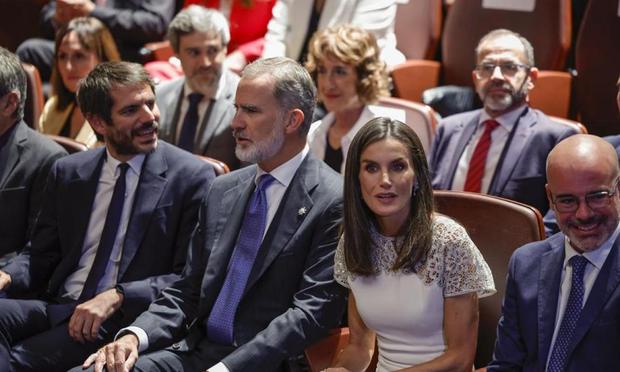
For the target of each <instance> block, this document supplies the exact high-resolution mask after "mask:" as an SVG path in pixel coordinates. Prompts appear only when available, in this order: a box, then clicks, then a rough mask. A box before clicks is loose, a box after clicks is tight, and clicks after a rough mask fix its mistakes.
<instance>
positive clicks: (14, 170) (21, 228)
mask: <svg viewBox="0 0 620 372" xmlns="http://www.w3.org/2000/svg"><path fill="white" fill-rule="evenodd" d="M15 125H16V126H17V127H15V128H13V133H12V134H11V136H10V138H9V140H8V142H7V144H6V145H5V146H4V147H3V149H2V151H0V164H2V167H0V257H2V256H4V255H5V254H7V253H10V252H15V251H18V250H20V249H22V248H23V247H24V245H25V244H26V242H27V241H28V239H30V234H31V232H32V229H33V227H34V224H35V221H36V218H37V216H38V213H39V209H40V206H41V203H42V201H43V189H44V188H45V181H46V180H47V174H48V173H49V170H50V168H51V166H52V164H53V163H54V161H56V159H58V158H60V157H62V156H64V155H66V154H67V152H66V151H65V150H64V149H63V148H62V147H60V146H59V145H57V144H56V143H55V142H54V141H52V140H50V139H49V138H46V137H45V136H44V135H42V134H40V133H37V132H35V131H34V130H32V129H30V128H29V127H28V126H27V125H26V123H24V122H23V121H22V122H19V123H17V124H15Z"/></svg>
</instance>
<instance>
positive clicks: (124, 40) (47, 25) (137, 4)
mask: <svg viewBox="0 0 620 372" xmlns="http://www.w3.org/2000/svg"><path fill="white" fill-rule="evenodd" d="M176 10H177V9H176V1H175V0H106V2H105V5H104V6H97V7H96V8H95V10H94V11H93V12H92V13H91V14H90V16H91V17H94V18H97V19H99V20H100V21H101V22H103V24H104V25H106V26H107V27H108V29H110V32H111V33H112V35H113V36H114V40H115V41H116V43H117V45H118V49H119V52H120V53H121V56H122V58H123V59H124V60H129V61H134V62H142V58H141V57H140V54H139V51H140V48H142V47H143V46H144V44H145V43H148V42H151V41H160V40H162V39H163V37H164V36H165V34H166V30H167V28H168V24H169V23H170V21H171V20H172V18H173V17H174V15H175V13H176ZM55 12H56V1H55V0H51V1H50V2H49V3H48V4H47V5H45V6H44V7H43V9H42V10H41V28H42V31H43V34H44V35H45V36H46V37H47V38H49V39H54V35H55V34H56V27H55V26H54V22H53V19H54V13H55Z"/></svg>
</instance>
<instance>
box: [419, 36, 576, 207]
mask: <svg viewBox="0 0 620 372" xmlns="http://www.w3.org/2000/svg"><path fill="white" fill-rule="evenodd" d="M476 56H477V59H476V65H475V67H474V69H473V71H472V78H473V80H474V85H475V86H476V91H477V92H478V96H479V97H480V99H481V101H482V103H483V105H484V107H483V109H481V110H474V111H470V112H465V113H461V114H457V115H453V116H449V117H447V118H445V119H444V120H442V121H441V122H440V123H439V126H438V128H437V136H436V137H435V140H434V143H433V146H432V150H431V156H430V168H431V172H432V177H433V187H434V188H435V189H440V190H458V191H470V192H479V193H484V194H490V195H498V196H502V197H505V198H508V199H513V200H517V201H519V202H522V203H526V204H529V205H532V206H534V207H536V208H538V209H539V210H540V212H541V213H542V214H544V213H545V212H546V211H547V210H548V209H549V204H548V202H547V197H546V195H545V188H544V186H545V183H546V181H547V177H546V173H545V160H546V159H547V155H548V154H549V151H551V149H552V148H553V146H555V145H556V144H557V143H558V142H559V141H560V140H562V139H563V138H566V137H568V136H571V135H573V134H575V133H576V131H575V129H574V128H571V127H569V126H567V125H562V124H558V123H554V122H552V121H551V120H550V119H549V118H548V117H547V116H546V115H545V114H543V113H542V112H541V111H539V110H534V109H532V108H530V107H529V106H528V102H527V95H528V92H529V91H530V90H531V89H532V88H534V83H535V82H536V78H537V77H538V69H537V68H536V67H534V66H535V65H534V50H533V48H532V45H531V44H530V43H529V41H527V40H526V39H525V38H524V37H522V36H521V35H519V34H517V33H515V32H512V31H509V30H505V29H499V30H494V31H491V32H489V33H488V34H487V35H485V36H484V37H482V39H481V40H480V42H479V43H478V46H477V47H476Z"/></svg>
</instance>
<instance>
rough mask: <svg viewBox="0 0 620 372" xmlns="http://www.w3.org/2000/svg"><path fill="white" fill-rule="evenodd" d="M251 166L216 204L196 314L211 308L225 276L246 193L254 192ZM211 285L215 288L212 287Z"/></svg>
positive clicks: (243, 210) (254, 172) (247, 196)
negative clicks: (212, 230)
mask: <svg viewBox="0 0 620 372" xmlns="http://www.w3.org/2000/svg"><path fill="white" fill-rule="evenodd" d="M251 168H252V171H248V172H246V173H245V174H244V175H240V177H239V180H238V182H237V184H236V185H235V186H234V187H232V188H230V189H229V190H227V191H226V192H225V193H224V195H223V197H222V199H221V201H220V203H219V205H218V206H217V207H216V208H218V211H217V214H214V215H217V216H218V219H217V222H216V223H215V226H216V229H215V231H214V232H210V233H213V234H214V236H215V237H214V238H213V241H212V242H211V243H210V244H209V245H210V247H208V248H207V249H211V254H210V255H209V261H208V262H207V266H206V269H205V274H204V277H203V281H202V285H201V291H202V295H201V298H205V301H202V302H201V304H202V308H201V309H200V311H199V313H200V314H208V311H207V310H208V309H210V308H211V306H212V304H213V302H214V301H215V299H216V298H217V295H218V294H219V290H220V289H221V287H222V283H223V281H224V278H225V277H226V272H227V271H228V265H229V263H230V258H231V257H232V253H233V250H234V249H235V244H236V242H237V237H238V235H239V230H240V229H241V223H242V222H243V217H244V215H245V207H246V204H247V203H248V199H249V198H250V195H251V194H252V192H253V191H254V182H253V177H254V175H256V166H252V167H251ZM214 207H215V206H214ZM207 239H208V238H207ZM214 248H215V249H214ZM213 288H218V289H217V290H213Z"/></svg>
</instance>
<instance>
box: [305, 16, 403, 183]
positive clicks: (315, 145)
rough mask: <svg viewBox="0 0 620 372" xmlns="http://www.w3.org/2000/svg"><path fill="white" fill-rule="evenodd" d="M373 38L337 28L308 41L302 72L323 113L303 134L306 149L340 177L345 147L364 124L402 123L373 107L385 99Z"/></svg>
mask: <svg viewBox="0 0 620 372" xmlns="http://www.w3.org/2000/svg"><path fill="white" fill-rule="evenodd" d="M379 54H380V49H379V46H378V45H377V41H376V39H375V37H374V36H373V34H371V33H370V32H368V31H366V30H363V29H361V28H359V27H356V26H351V25H341V26H336V27H332V28H328V29H325V30H323V31H319V32H317V33H316V34H315V35H314V36H313V37H312V39H311V40H310V46H309V53H308V59H307V62H306V68H307V69H308V71H309V72H310V74H311V75H312V77H313V79H314V81H315V84H316V85H317V89H318V97H319V100H320V101H321V102H322V103H323V105H324V106H325V108H326V109H327V111H328V114H327V115H326V116H325V117H324V118H323V119H322V120H319V121H317V122H315V123H314V124H313V125H312V128H311V129H310V133H309V134H308V143H309V145H310V149H311V150H312V151H313V153H314V154H315V155H316V156H318V157H319V158H321V159H323V160H324V161H325V162H326V163H327V164H328V165H329V166H331V167H332V168H333V169H335V170H336V171H338V172H344V169H343V167H344V163H345V160H346V153H347V150H348V148H349V144H350V143H351V140H352V139H353V136H355V133H357V131H358V130H359V129H360V128H361V127H362V126H363V125H364V124H365V123H366V122H368V121H369V120H370V119H372V118H375V117H378V116H387V117H391V118H393V119H398V120H401V121H404V120H405V112H404V111H403V110H398V109H393V108H387V107H380V106H377V105H375V104H376V103H378V101H379V98H380V97H384V96H388V95H389V91H388V83H389V80H388V74H387V70H386V67H385V63H384V62H382V61H381V60H380V59H379Z"/></svg>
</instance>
